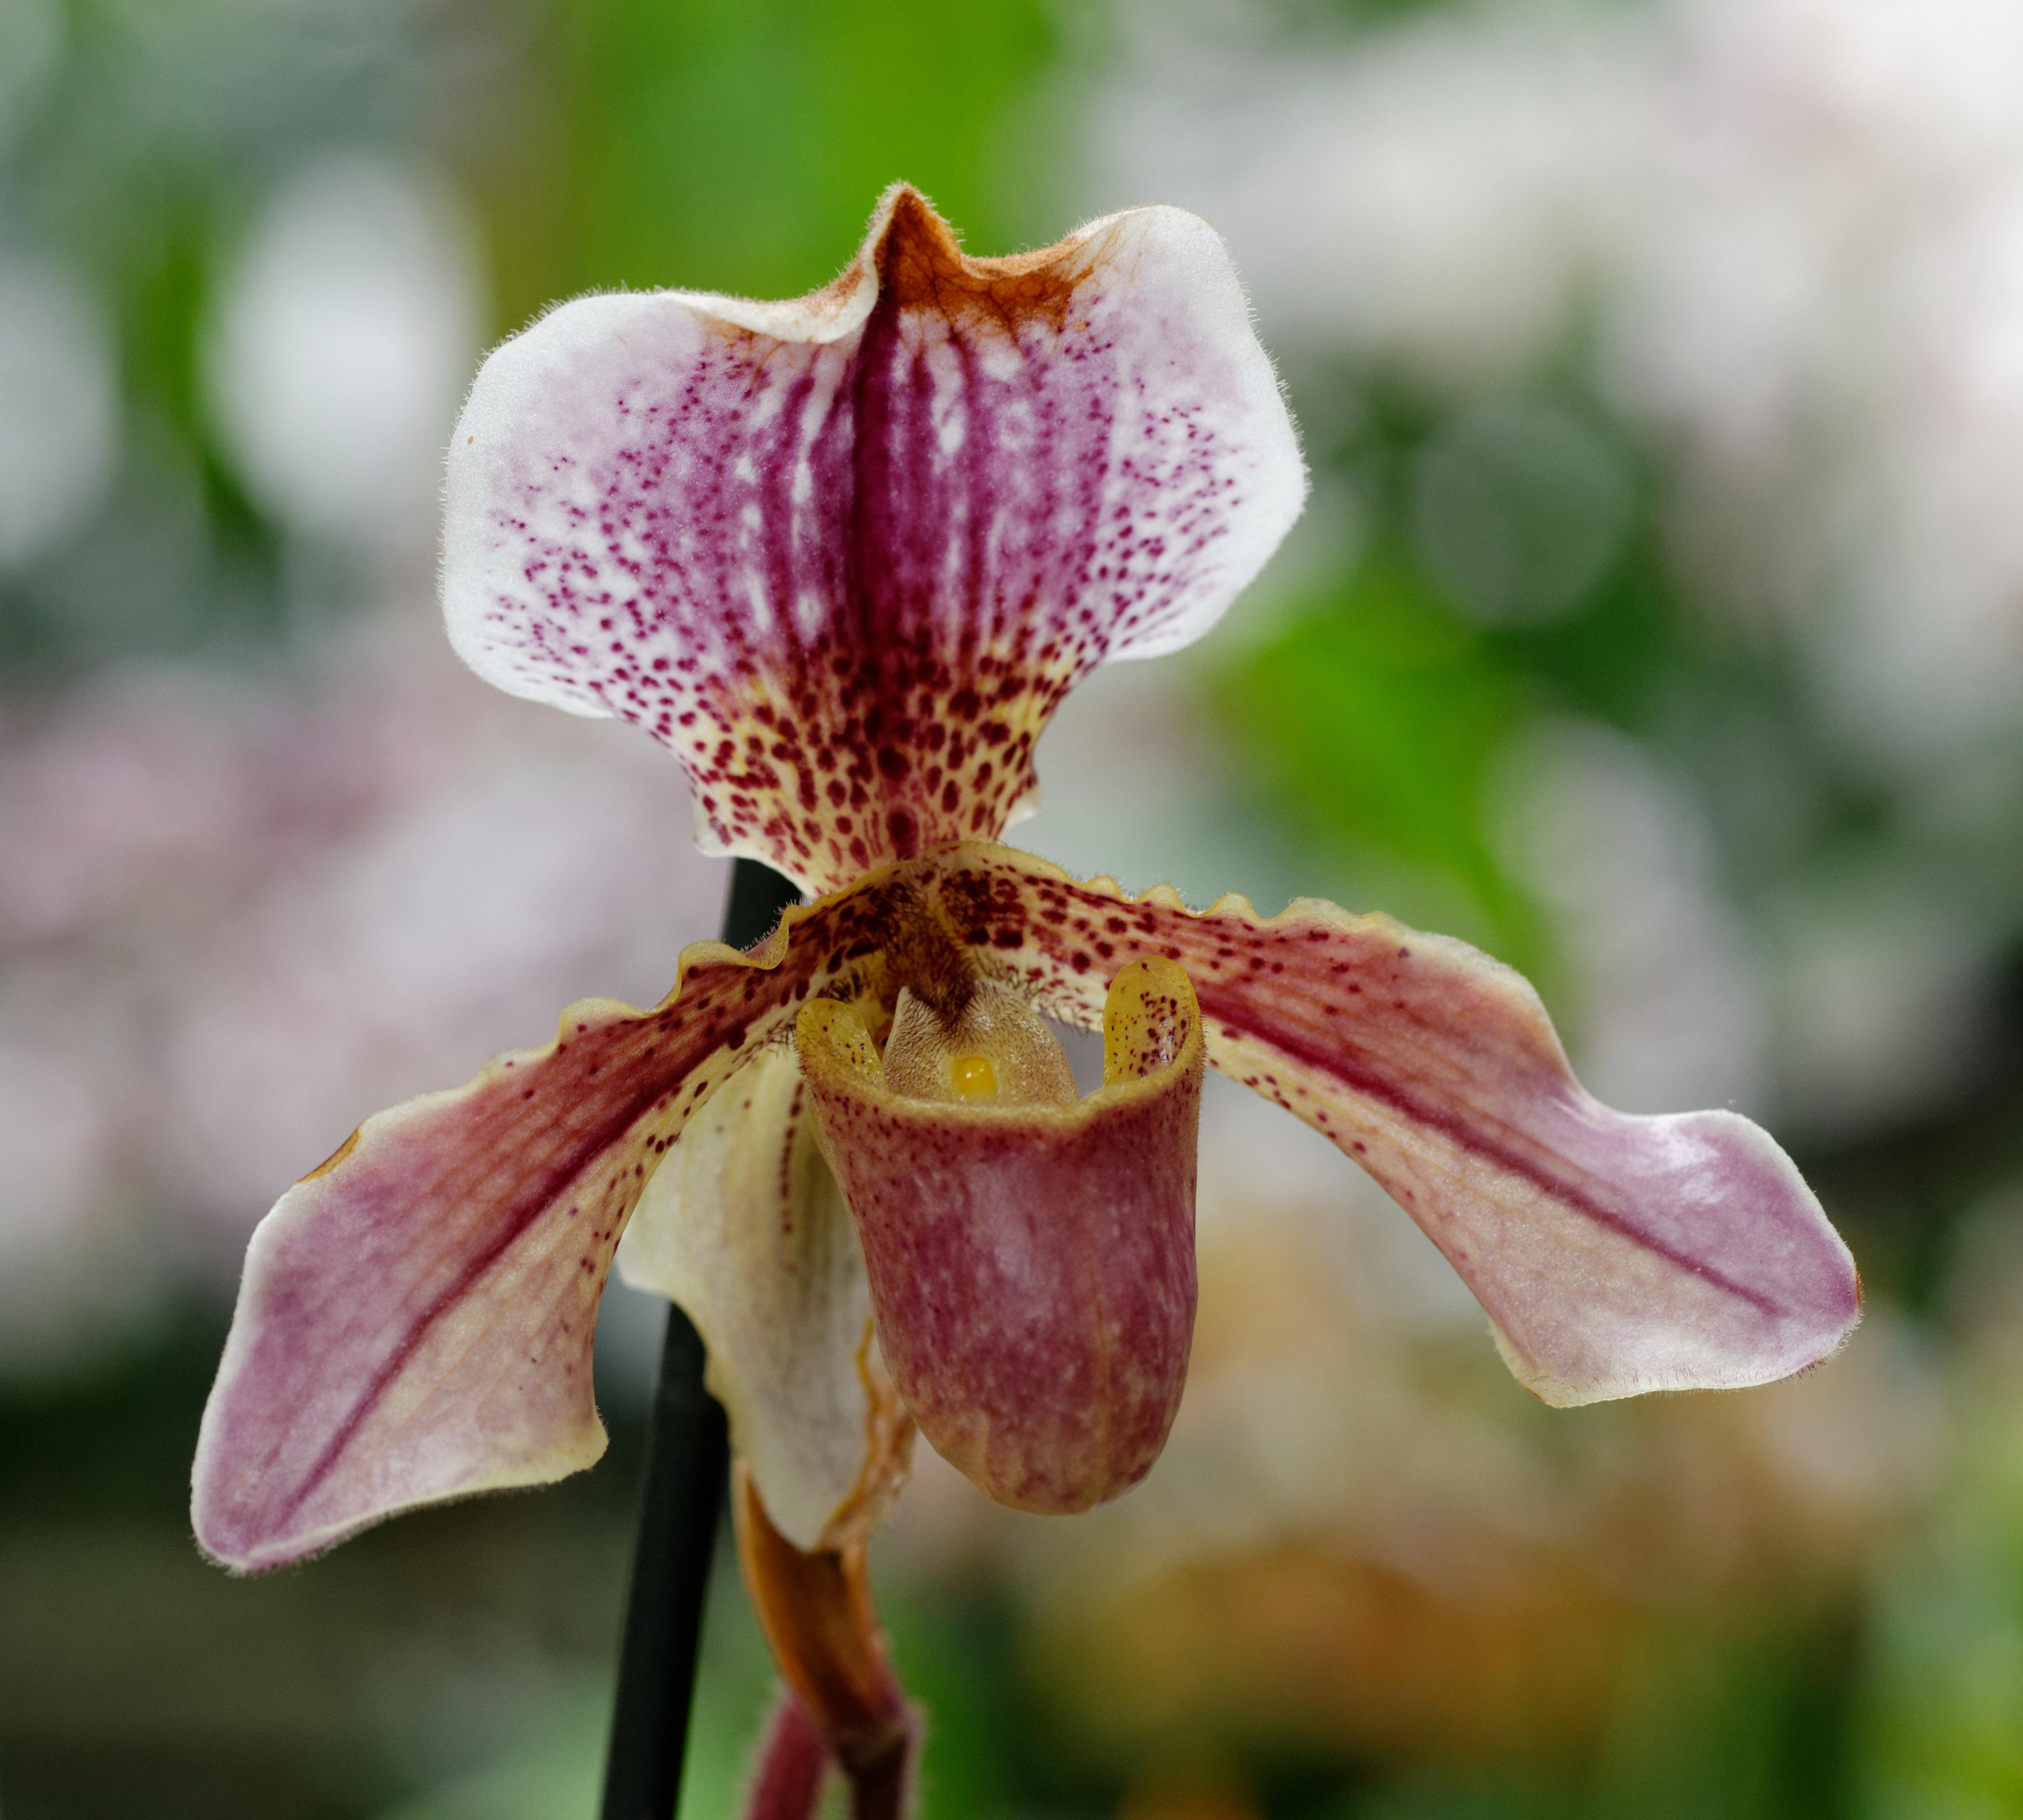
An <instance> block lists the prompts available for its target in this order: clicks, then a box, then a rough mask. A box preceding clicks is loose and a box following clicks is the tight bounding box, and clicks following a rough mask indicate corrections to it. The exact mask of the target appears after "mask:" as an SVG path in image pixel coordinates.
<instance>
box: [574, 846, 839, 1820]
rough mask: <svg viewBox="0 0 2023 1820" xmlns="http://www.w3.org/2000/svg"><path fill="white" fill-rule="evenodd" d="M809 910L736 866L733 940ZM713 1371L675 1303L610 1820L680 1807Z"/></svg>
mask: <svg viewBox="0 0 2023 1820" xmlns="http://www.w3.org/2000/svg"><path fill="white" fill-rule="evenodd" d="M799 901H800V894H799V892H798V891H796V890H795V889H794V887H793V886H792V883H790V882H789V881H788V880H787V879H783V878H782V877H781V875H779V874H778V873H777V872H774V870H773V868H771V867H770V866H766V865H762V864H759V861H756V860H740V861H737V865H736V867H735V868H733V871H732V873H731V879H730V896H729V897H728V898H727V899H726V902H725V905H724V910H723V939H724V941H726V942H727V943H728V944H729V945H730V946H732V947H733V948H749V947H751V946H752V945H753V944H754V943H755V942H758V941H763V939H764V938H765V937H766V935H768V934H770V933H771V930H772V928H773V926H774V923H777V922H778V921H779V919H780V914H781V912H782V911H784V910H785V908H786V907H787V906H788V905H789V904H796V903H798V902H799ZM705 1362H706V1360H705V1354H704V1348H703V1343H702V1336H701V1335H700V1334H699V1333H697V1332H696V1328H695V1323H694V1322H693V1321H690V1319H689V1317H688V1316H687V1315H686V1314H684V1313H683V1312H682V1309H681V1307H680V1305H679V1303H672V1302H671V1303H668V1326H667V1333H666V1337H665V1338H664V1340H663V1341H662V1343H661V1349H660V1376H659V1379H658V1380H657V1383H656V1384H655V1386H654V1390H653V1413H652V1416H651V1418H650V1423H649V1430H648V1434H647V1442H646V1472H645V1475H644V1480H643V1482H642V1486H641V1488H640V1500H639V1531H638V1538H637V1540H636V1541H635V1544H634V1549H633V1555H632V1573H631V1581H630V1584H629V1588H628V1591H627V1595H626V1608H625V1635H624V1643H622V1644H621V1646H620V1654H619V1661H618V1691H617V1694H616V1698H615V1700H614V1701H613V1708H612V1715H611V1746H610V1751H609V1756H607V1757H606V1759H605V1771H604V1805H603V1807H602V1815H603V1820H669V1817H670V1816H671V1815H673V1814H674V1812H675V1808H676V1805H677V1804H678V1803H679V1800H680V1799H681V1792H682V1764H683V1763H684V1761H685V1760H686V1756H687V1752H688V1733H689V1711H690V1706H691V1705H693V1701H694V1698H695V1676H696V1654H697V1650H698V1648H699V1647H700V1646H701V1640H702V1618H703V1606H704V1601H705V1599H707V1597H708V1591H709V1572H710V1566H711V1563H712V1561H713V1560H714V1559H715V1554H716V1532H717V1526H718V1524H719V1522H720V1521H721V1519H722V1515H723V1494H724V1485H725V1481H726V1475H727V1472H728V1471H729V1467H730V1438H729V1434H728V1432H727V1430H726V1424H725V1422H724V1416H723V1405H721V1404H719V1402H717V1400H716V1399H715V1398H714V1397H712V1395H711V1394H709V1392H708V1390H706V1389H705V1388H704V1385H703V1369H704V1364H705ZM818 1761H819V1760H818ZM817 1780H818V1781H819V1777H818V1778H817ZM780 1811H781V1812H782V1813H783V1814H784V1813H787V1812H789V1811H791V1809H790V1808H788V1807H782V1808H781V1810H780Z"/></svg>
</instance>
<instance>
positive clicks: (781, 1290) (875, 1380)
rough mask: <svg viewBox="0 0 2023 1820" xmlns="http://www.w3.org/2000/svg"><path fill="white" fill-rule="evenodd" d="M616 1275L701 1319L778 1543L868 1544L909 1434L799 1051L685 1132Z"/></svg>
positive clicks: (713, 1381)
mask: <svg viewBox="0 0 2023 1820" xmlns="http://www.w3.org/2000/svg"><path fill="white" fill-rule="evenodd" d="M618 1272H619V1274H620V1276H621V1277H624V1279H625V1281H627V1282H628V1283H630V1284H631V1285H632V1286H633V1287H634V1288H635V1289H646V1290H650V1291H653V1292H654V1293H656V1294H658V1295H662V1296H667V1297H668V1298H669V1299H671V1300H672V1301H675V1302H679V1303H680V1304H681V1305H682V1307H683V1308H685V1309H686V1310H688V1313H689V1315H690V1318H691V1319H693V1321H694V1322H695V1324H696V1326H697V1329H698V1330H699V1331H700V1332H701V1334H702V1336H703V1340H704V1344H705V1345H706V1346H707V1347H708V1349H709V1387H710V1390H711V1391H712V1393H713V1394H715V1397H716V1398H717V1400H718V1401H719V1402H721V1403H722V1404H723V1406H724V1408H725V1409H726V1410H727V1411H728V1412H729V1413H730V1434H731V1440H732V1443H733V1445H734V1446H735V1447H736V1448H737V1451H738V1453H739V1454H740V1455H741V1456H742V1457H743V1458H744V1462H745V1464H746V1465H747V1467H748V1468H749V1470H750V1471H751V1474H752V1478H753V1480H754V1481H755V1482H756V1483H757V1485H758V1487H759V1492H760V1493H761V1494H762V1495H763V1497H764V1499H765V1503H766V1509H767V1511H770V1513H771V1514H772V1518H773V1521H774V1525H775V1526H777V1528H778V1529H779V1530H780V1533H781V1534H782V1535H784V1536H785V1537H786V1538H787V1539H788V1541H790V1542H792V1544H794V1546H795V1547H796V1548H799V1549H801V1550H802V1551H804V1552H810V1551H814V1550H816V1549H820V1548H841V1547H843V1546H844V1545H845V1544H847V1543H851V1542H856V1541H861V1540H863V1539H864V1538H865V1537H866V1536H868V1535H869V1533H870V1531H871V1530H872V1528H874V1527H875V1526H876V1523H877V1521H878V1519H879V1518H880V1516H881V1515H883V1512H884V1511H885V1510H886V1508H887V1507H888V1506H889V1504H891V1500H892V1499H893V1498H894V1497H895V1496H896V1495H897V1494H898V1490H899V1488H900V1486H902V1484H903V1483H904V1482H905V1475H906V1468H907V1465H908V1464H909V1460H910V1458H911V1455H912V1452H913V1423H912V1421H911V1420H910V1419H909V1417H908V1416H907V1414H906V1412H905V1407H904V1405H902V1403H901V1402H900V1401H899V1397H898V1392H897V1391H895V1390H894V1388H893V1387H892V1384H891V1380H890V1379H889V1378H887V1376H886V1375H885V1372H884V1369H883V1366H882V1365H881V1364H880V1362H879V1361H878V1360H877V1358H876V1352H875V1350H874V1347H873V1343H872V1325H871V1289H870V1285H869V1284H868V1283H867V1282H866V1281H865V1274H864V1254H863V1252H862V1251H861V1250H860V1249H859V1248H858V1243H857V1234H856V1233H855V1232H854V1231H853V1230H851V1223H850V1210H849V1209H848V1208H846V1207H845V1206H844V1205H843V1193H842V1191H841V1190H840V1189H839V1188H838V1187H837V1186H836V1178H835V1176H834V1175H832V1174H831V1173H830V1171H829V1164H827V1163H826V1162H825V1161H824V1160H823V1159H822V1154H821V1146H819V1145H818V1143H817V1142H816V1140H815V1134H814V1113H813V1111H812V1109H810V1106H808V1103H807V1086H806V1084H805V1083H804V1082H803V1080H802V1079H801V1070H800V1065H799V1062H796V1059H795V1058H794V1053H793V1051H792V1050H791V1049H786V1048H775V1049H769V1050H766V1051H764V1052H763V1054H759V1055H755V1056H754V1057H753V1058H752V1060H751V1061H750V1062H748V1063H747V1064H746V1065H744V1067H743V1068H741V1069H739V1070H738V1072H737V1074H736V1075H734V1076H733V1077H732V1078H731V1079H730V1080H728V1081H726V1082H725V1084H723V1087H721V1088H720V1089H719V1090H718V1091H717V1092H716V1094H715V1095H714V1096H713V1097H712V1098H711V1100H710V1102H709V1103H708V1105H707V1106H704V1108H703V1109H701V1112H699V1113H697V1115H696V1116H694V1117H693V1119H691V1120H690V1121H689V1124H688V1126H687V1128H686V1130H684V1131H682V1135H681V1136H680V1137H679V1138H678V1139H677V1140H676V1141H675V1146H674V1148H673V1149H671V1150H670V1151H669V1152H668V1154H667V1156H666V1157H664V1159H663V1160H662V1161H661V1163H660V1168H658V1169H657V1170H655V1171H654V1172H653V1176H652V1178H651V1179H649V1181H648V1182H647V1184H646V1192H645V1193H643V1194H642V1196H641V1197H640V1201H639V1205H638V1210H637V1212H635V1214H634V1215H633V1217H632V1222H631V1224H630V1225H629V1226H627V1227H626V1229H625V1236H624V1238H623V1239H621V1240H620V1241H619V1246H618Z"/></svg>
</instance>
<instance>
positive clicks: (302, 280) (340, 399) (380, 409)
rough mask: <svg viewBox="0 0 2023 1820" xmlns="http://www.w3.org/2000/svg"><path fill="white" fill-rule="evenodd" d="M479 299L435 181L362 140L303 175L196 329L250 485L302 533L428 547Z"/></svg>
mask: <svg viewBox="0 0 2023 1820" xmlns="http://www.w3.org/2000/svg"><path fill="white" fill-rule="evenodd" d="M480 316H481V302H480V287H479V281H478V279H477V269H476V256H475V252H474V247H473V243H472V241H471V237H470V233H469V232H468V230H467V228H466V226H465V225H464V223H463V220H462V218H461V217H460V215H459V211H458V210H457V208H456V206H455V203H454V201H453V199H452V197H451V196H450V194H449V192H448V188H447V187H446V185H444V183H443V181H441V180H440V179H438V178H435V177H418V176H416V175H415V174H411V173H409V172H408V171H405V170H401V169H398V168H397V167H395V166H392V165H390V164H388V163H383V162H381V161H379V160H377V159H367V158H365V157H363V156H355V157H345V158H338V159H331V160H329V161H327V162H325V163H320V164H316V165H314V166H311V167H310V168H309V169H308V170H305V171H302V172H301V173H300V174H298V175H297V176H296V177H294V179H293V180H292V181H290V182H289V183H287V185H284V187H283V188H281V189H280V191H279V192H277V193H276V195H275V196H273V198H272V199H270V200H269V203H268V204H267V206H266V208H265V211H264V212H263V213H262V215H261V217H260V218H259V220H258V221H257V222H256V224H255V225H254V229H253V232H252V233H251V237H250V239H248V241H247V244H246V245H245V247H243V249H242V250H240V254H239V256H238V258H237V260H236V263H235V265H234V266H233V268H232V270H231V271H230V272H229V274H228V276H227V279H226V280H225V287H224V291H223V295H222V298H221V302H220V305H219V307H218V311H217V314H216V316H215V318H214V320H213V322H212V323H210V328H209V331H208V334H207V341H206V345H205V376H206V378H207V383H208V386H209V389H210V395H211V399H212V402H213V405H214V408H215V410H216V411H217V413H218V420H219V422H220V423H221V426H222V427H223V429H224V431H225V435H226V437H227V438H228V440H229V443H230V444H231V447H232V453H233V455H234V458H235V459H236V462H237V463H238V466H239V470H240V474H241V476H242V477H243V479H244V481H245V483H246V484H247V488H249V489H250V490H251V492H252V493H253V494H254V496H255V497H256V498H257V499H259V500H260V501H261V503H262V504H264V505H265V506H267V507H268V508H269V510H272V511H273V512H274V513H276V515H277V516H279V517H280V518H281V519H282V520H283V521H284V522H285V523H287V524H289V525H291V526H292V527H293V528H295V529H297V530H298V531H302V532H308V533H310V534H312V535H317V536H320V537H324V538H327V539H337V540H341V541H342V542H345V543H349V544H352V545H354V546H357V547H359V548H361V549H364V550H376V549H383V548H385V547H386V546H388V545H389V544H391V545H392V546H393V547H395V548H396V549H398V550H401V551H402V552H403V553H404V554H415V553H416V552H417V551H419V552H423V553H426V550H428V549H430V547H432V539H433V529H434V524H435V517H436V503H437V496H438V494H439V492H440V471H441V465H442V455H443V449H444V445H445V444H446V443H447V441H448V436H449V429H450V425H451V423H452V421H453V420H454V419H455V415H456V407H457V402H458V400H459V398H461V397H462V396H463V390H464V388H465V386H466V385H467V384H468V382H469V381H470V374H471V371H472V367H473V364H474V359H475V356H476V353H477V345H478V335H479V321H480Z"/></svg>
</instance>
